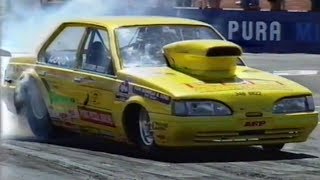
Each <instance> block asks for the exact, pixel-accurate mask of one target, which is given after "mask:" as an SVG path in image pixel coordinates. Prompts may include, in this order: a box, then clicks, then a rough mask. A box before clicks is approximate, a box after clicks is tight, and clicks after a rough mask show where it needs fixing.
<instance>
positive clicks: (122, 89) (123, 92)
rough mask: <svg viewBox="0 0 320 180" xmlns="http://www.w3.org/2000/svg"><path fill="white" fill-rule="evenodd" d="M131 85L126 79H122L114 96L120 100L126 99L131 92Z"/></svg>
mask: <svg viewBox="0 0 320 180" xmlns="http://www.w3.org/2000/svg"><path fill="white" fill-rule="evenodd" d="M131 92H132V91H131V86H130V84H129V82H128V81H124V82H122V83H121V84H120V86H119V89H118V91H117V92H116V98H117V99H119V100H121V101H126V100H127V99H128V98H129V97H130V94H131Z"/></svg>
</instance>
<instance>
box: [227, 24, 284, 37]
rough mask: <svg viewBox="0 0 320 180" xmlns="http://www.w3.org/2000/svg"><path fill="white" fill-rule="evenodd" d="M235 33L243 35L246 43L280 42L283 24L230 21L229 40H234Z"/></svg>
mask: <svg viewBox="0 0 320 180" xmlns="http://www.w3.org/2000/svg"><path fill="white" fill-rule="evenodd" d="M235 33H238V34H239V35H241V38H242V39H243V40H246V41H251V40H256V41H280V40H281V24H280V23H279V22H277V21H272V22H271V23H270V24H268V23H266V22H263V21H256V22H254V21H241V23H240V22H237V21H229V22H228V39H229V40H233V39H234V35H235Z"/></svg>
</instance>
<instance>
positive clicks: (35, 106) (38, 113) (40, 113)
mask: <svg viewBox="0 0 320 180" xmlns="http://www.w3.org/2000/svg"><path fill="white" fill-rule="evenodd" d="M36 92H37V91H33V93H32V94H31V96H30V98H31V99H30V103H31V104H30V105H31V109H32V112H33V114H34V116H35V117H36V118H37V119H42V118H43V117H45V115H46V114H47V111H46V107H45V104H44V103H43V101H42V99H41V97H39V96H37V95H36Z"/></svg>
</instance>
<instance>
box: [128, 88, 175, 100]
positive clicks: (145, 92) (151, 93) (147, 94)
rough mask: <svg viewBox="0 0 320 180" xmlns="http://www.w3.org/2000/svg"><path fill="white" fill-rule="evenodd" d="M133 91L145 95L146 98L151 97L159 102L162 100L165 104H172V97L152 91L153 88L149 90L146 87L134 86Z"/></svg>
mask: <svg viewBox="0 0 320 180" xmlns="http://www.w3.org/2000/svg"><path fill="white" fill-rule="evenodd" d="M132 92H133V93H134V94H137V95H140V96H142V97H145V98H148V99H151V100H154V101H158V102H161V103H164V104H170V101H171V98H170V97H169V96H167V95H164V94H161V93H159V92H155V91H152V90H148V89H145V88H141V87H137V86H134V87H133V88H132Z"/></svg>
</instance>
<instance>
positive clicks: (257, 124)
mask: <svg viewBox="0 0 320 180" xmlns="http://www.w3.org/2000/svg"><path fill="white" fill-rule="evenodd" d="M264 125H266V121H247V122H245V124H244V126H245V127H261V126H264Z"/></svg>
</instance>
